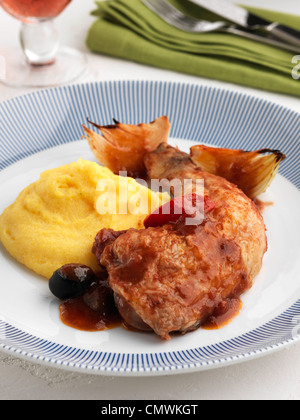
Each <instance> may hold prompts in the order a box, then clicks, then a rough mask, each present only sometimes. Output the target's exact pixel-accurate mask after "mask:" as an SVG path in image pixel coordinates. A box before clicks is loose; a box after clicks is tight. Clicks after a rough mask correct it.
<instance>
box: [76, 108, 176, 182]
mask: <svg viewBox="0 0 300 420" xmlns="http://www.w3.org/2000/svg"><path fill="white" fill-rule="evenodd" d="M114 122H115V124H114V125H108V126H100V125H98V124H95V123H93V122H91V121H89V123H90V124H91V125H92V126H94V127H96V128H98V129H99V130H100V132H101V134H99V133H96V132H95V131H93V130H91V129H89V128H87V127H86V126H85V125H83V129H84V132H85V136H83V137H84V138H86V139H87V140H88V142H89V145H90V147H91V149H92V151H93V153H94V155H95V157H96V158H97V159H98V161H99V162H100V163H101V164H102V165H104V166H106V167H108V168H109V169H111V170H112V171H113V172H114V173H115V174H119V172H121V171H127V173H128V176H132V177H135V178H136V177H139V176H144V175H145V173H146V168H145V165H144V156H145V154H146V153H149V152H152V151H154V150H155V149H156V148H157V147H158V146H159V145H160V144H161V143H167V141H168V138H169V133H170V128H171V126H170V122H169V119H168V117H166V116H163V117H160V118H158V119H156V120H155V121H153V122H152V123H150V124H138V125H130V124H121V123H119V122H118V121H116V120H114Z"/></svg>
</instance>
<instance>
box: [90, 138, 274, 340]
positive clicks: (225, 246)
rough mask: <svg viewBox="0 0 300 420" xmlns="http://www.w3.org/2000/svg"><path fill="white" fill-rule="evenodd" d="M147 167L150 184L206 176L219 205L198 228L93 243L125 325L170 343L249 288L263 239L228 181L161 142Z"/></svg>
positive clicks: (255, 214)
mask: <svg viewBox="0 0 300 420" xmlns="http://www.w3.org/2000/svg"><path fill="white" fill-rule="evenodd" d="M145 164H146V167H147V170H148V173H149V176H150V178H152V179H162V178H165V179H168V180H172V179H175V178H176V179H180V180H184V179H192V180H194V181H196V180H197V179H204V182H205V194H207V195H208V196H209V197H210V199H211V200H213V201H214V203H215V204H216V207H215V210H214V211H212V212H211V213H209V214H207V215H206V217H205V220H204V222H203V223H202V224H201V225H199V226H186V225H185V224H184V223H183V222H181V223H178V224H167V225H165V226H162V227H157V228H148V229H144V230H140V231H137V230H134V229H131V230H129V231H127V232H126V233H123V232H122V233H120V234H112V236H111V240H107V235H108V234H107V232H103V231H102V232H100V233H99V234H98V237H97V238H96V242H95V245H94V252H95V253H96V255H97V256H98V258H99V261H100V263H101V265H103V266H104V267H105V268H106V269H107V271H108V273H109V284H110V286H111V288H112V289H113V291H114V293H115V296H116V303H117V305H118V304H119V305H121V306H122V308H123V313H125V312H126V314H125V318H126V317H127V319H125V321H128V322H129V323H130V322H131V318H134V322H137V324H139V325H142V326H145V325H146V326H149V327H151V329H153V330H154V332H155V333H156V334H158V335H159V336H160V337H161V338H162V339H169V338H170V333H171V332H175V331H178V332H182V333H185V332H187V331H191V330H193V329H195V328H197V327H199V326H200V325H201V324H203V322H205V320H206V319H207V318H208V317H209V316H210V315H211V314H212V313H213V312H214V310H215V309H216V308H217V307H218V306H220V305H222V304H223V303H224V302H225V301H226V300H228V299H231V298H237V297H239V296H240V295H241V294H242V293H243V292H245V290H247V289H248V288H250V287H251V285H252V283H253V280H254V278H255V276H256V275H257V274H258V273H259V271H260V269H261V265H262V260H263V256H264V254H265V252H266V250H267V239H266V234H265V225H264V222H263V219H262V216H261V214H260V213H259V211H258V209H257V208H256V206H255V204H254V203H253V202H252V200H250V199H249V198H247V197H246V196H245V194H244V193H243V192H242V191H240V190H239V189H238V188H237V187H236V186H234V185H232V184H231V183H229V182H228V181H226V180H225V179H223V178H220V177H217V176H215V175H209V174H208V173H205V172H203V171H202V170H201V169H200V168H199V167H197V166H196V165H195V164H194V163H193V162H192V161H191V159H190V157H189V156H188V155H186V154H185V153H182V152H180V151H178V150H177V149H174V148H173V147H171V146H167V145H161V146H160V147H159V148H158V149H157V150H156V151H155V152H153V153H150V154H149V155H148V156H147V157H146V159H145ZM103 237H104V238H106V245H107V244H109V245H107V246H105V247H103V242H101V238H103ZM124 307H126V311H124ZM122 308H121V309H122ZM128 308H129V309H128ZM130 308H131V309H132V314H130ZM120 312H121V311H120ZM133 314H134V316H133ZM133 326H134V325H133ZM141 329H143V328H141Z"/></svg>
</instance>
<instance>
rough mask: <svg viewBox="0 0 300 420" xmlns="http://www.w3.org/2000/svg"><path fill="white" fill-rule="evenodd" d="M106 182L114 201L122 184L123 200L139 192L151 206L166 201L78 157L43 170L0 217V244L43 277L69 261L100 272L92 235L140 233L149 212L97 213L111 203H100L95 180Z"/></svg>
mask: <svg viewBox="0 0 300 420" xmlns="http://www.w3.org/2000/svg"><path fill="white" fill-rule="evenodd" d="M105 179H107V180H110V182H111V183H114V184H115V185H116V193H117V201H118V200H119V199H120V200H121V201H122V197H121V196H120V187H119V185H120V183H121V185H123V184H124V182H125V181H127V182H128V183H129V185H130V188H128V194H127V197H126V200H130V198H131V197H132V196H133V195H135V196H136V195H137V194H138V195H139V196H140V197H141V199H143V198H145V197H150V199H151V200H152V205H153V203H154V206H155V205H156V206H157V207H158V206H159V205H161V204H162V203H164V202H166V201H168V199H169V196H168V195H166V194H156V193H153V192H152V191H150V190H149V189H147V188H146V187H141V186H140V185H139V184H138V183H137V182H136V181H135V180H134V179H132V178H122V179H121V178H120V177H119V176H117V175H114V174H113V173H112V172H111V171H110V170H109V169H107V168H105V167H101V166H100V165H98V164H97V163H94V162H89V161H85V160H82V159H81V160H79V161H78V162H74V163H71V164H69V165H64V166H61V167H59V168H57V169H51V170H48V171H45V172H44V173H42V174H41V176H40V179H39V180H38V181H37V182H35V183H33V184H31V185H29V186H28V187H27V188H26V189H25V190H23V191H22V192H21V194H20V195H19V197H18V198H17V200H16V201H15V203H14V204H12V205H11V206H10V207H8V208H7V209H6V210H5V211H4V213H3V214H2V215H1V216H0V240H1V242H2V244H3V246H4V247H5V248H6V250H7V251H8V252H9V253H10V254H11V255H12V257H14V258H15V259H16V260H17V261H18V262H19V263H21V264H23V265H25V266H26V267H28V268H29V269H31V270H33V271H34V272H35V273H37V274H40V275H41V276H43V277H46V278H50V277H51V276H52V274H53V272H54V271H55V270H57V269H58V268H60V267H61V266H63V265H65V264H69V263H78V264H84V265H87V266H89V267H91V268H92V269H93V270H95V271H99V270H100V267H99V265H98V263H97V261H96V257H95V256H94V255H93V254H92V246H93V243H94V239H95V236H96V235H97V233H98V232H99V231H100V230H101V229H103V228H107V229H114V230H116V231H118V230H126V229H129V228H135V229H141V228H143V221H144V219H145V216H147V215H148V214H150V213H151V208H149V209H147V210H148V211H146V212H144V213H147V214H138V212H137V213H136V214H132V213H128V212H127V214H99V203H100V205H101V203H105V201H106V202H109V201H110V198H109V196H108V198H107V200H104V199H103V200H101V196H102V198H103V194H106V195H107V194H108V192H107V191H106V192H105V191H98V190H97V186H98V185H99V181H101V180H105ZM99 198H100V200H99ZM118 202H119V201H118ZM123 207H124V206H123ZM97 209H98V211H97ZM103 213H105V212H103Z"/></svg>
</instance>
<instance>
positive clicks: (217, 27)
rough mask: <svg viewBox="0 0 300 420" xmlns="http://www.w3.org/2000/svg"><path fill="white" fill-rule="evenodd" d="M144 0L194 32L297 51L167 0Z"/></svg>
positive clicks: (279, 42)
mask: <svg viewBox="0 0 300 420" xmlns="http://www.w3.org/2000/svg"><path fill="white" fill-rule="evenodd" d="M197 1H198V0H197ZM142 2H143V3H144V4H145V6H147V7H148V8H149V9H150V10H152V11H153V12H154V13H156V14H157V15H158V16H160V17H161V18H162V19H163V20H164V21H165V22H167V23H169V24H170V25H172V26H174V27H176V28H178V29H180V30H182V31H185V32H192V33H209V32H224V33H230V34H234V35H238V36H240V37H243V38H246V39H250V40H253V41H257V42H260V43H265V44H267V45H271V46H273V47H277V48H281V49H285V50H287V51H291V52H293V53H295V52H297V51H296V49H297V48H296V47H295V46H293V45H290V44H286V43H284V42H281V41H278V40H276V39H273V38H269V37H267V36H262V35H259V34H256V33H254V32H252V31H248V30H244V29H239V28H238V27H237V26H236V25H230V24H228V23H226V22H209V21H206V20H199V19H196V18H193V17H190V16H187V15H185V14H183V13H182V12H181V11H179V10H178V9H176V7H174V6H172V5H171V4H170V3H169V2H168V1H166V0H142Z"/></svg>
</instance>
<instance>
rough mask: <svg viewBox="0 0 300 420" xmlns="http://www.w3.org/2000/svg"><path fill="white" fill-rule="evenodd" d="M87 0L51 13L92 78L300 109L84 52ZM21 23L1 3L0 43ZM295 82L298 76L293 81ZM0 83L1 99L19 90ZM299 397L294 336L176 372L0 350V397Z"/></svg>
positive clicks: (276, 2)
mask: <svg viewBox="0 0 300 420" xmlns="http://www.w3.org/2000/svg"><path fill="white" fill-rule="evenodd" d="M239 3H243V4H248V5H253V6H258V7H262V8H269V9H273V10H279V11H282V12H287V13H292V14H297V15H300V2H299V0H285V1H282V0H239ZM93 4H94V2H93V0H73V2H72V4H71V5H70V7H69V8H68V9H66V10H65V11H64V13H63V14H62V15H61V16H60V17H59V18H58V19H57V25H58V28H59V29H60V32H61V38H62V41H63V42H64V43H65V44H68V45H69V46H73V47H77V48H78V49H80V50H82V51H85V52H86V53H87V54H88V61H89V74H88V75H86V76H84V78H82V79H81V80H80V82H84V81H92V80H99V81H103V80H123V79H126V80H129V79H130V80H134V79H140V80H141V79H144V80H172V81H179V82H190V83H197V84H202V85H207V86H217V87H222V88H227V89H230V90H233V91H239V92H244V93H248V94H251V95H254V96H258V97H260V98H264V99H268V100H271V101H273V102H276V103H279V104H281V105H284V106H286V107H289V108H291V109H293V110H295V111H297V112H300V101H299V99H297V98H294V97H289V96H284V95H277V94H273V93H268V92H262V91H258V90H254V89H248V88H244V87H240V86H235V85H232V84H226V83H221V82H217V81H212V80H206V79H201V78H197V77H192V76H187V75H183V74H178V73H173V72H170V71H165V70H160V69H156V68H152V67H148V66H143V65H139V64H135V63H131V62H126V61H123V60H118V59H115V58H110V57H104V56H100V55H93V54H90V53H89V52H88V51H87V50H86V47H85V43H84V41H85V37H86V33H87V30H88V28H89V25H90V24H91V23H92V22H93V18H92V17H91V16H89V11H91V10H92V9H93ZM18 29H19V23H18V22H17V21H16V20H15V19H13V18H11V17H10V16H8V15H7V14H6V13H4V12H3V10H0V46H5V47H6V46H8V47H10V46H15V45H16V44H17V43H18ZM299 83H300V81H299ZM26 92H28V91H26V90H20V89H18V90H16V89H12V88H7V87H5V86H3V85H0V101H4V100H6V99H10V98H12V97H15V96H18V95H21V94H24V93H26ZM17 399H18V400H21V399H23V400H28V399H36V400H46V399H52V400H54V399H55V400H56V399H68V400H73V399H74V400H78V399H81V400H110V399H121V400H131V399H133V400H143V399H149V400H163V399H172V400H187V399H191V400H229V399H230V400H245V399H247V400H260V399H267V400H278V399H283V400H299V399H300V343H297V344H294V345H292V346H290V347H288V348H286V349H284V350H281V351H280V352H277V353H273V354H271V355H268V356H265V357H263V358H260V359H255V360H252V361H248V362H246V363H242V364H238V365H234V366H230V367H225V368H219V369H216V370H210V371H206V372H199V373H193V374H184V375H179V376H165V377H157V378H155V377H150V378H116V377H101V376H94V375H87V374H78V373H73V372H67V371H63V370H58V369H55V368H52V367H45V366H41V365H36V364H33V363H31V362H27V361H24V360H20V359H18V358H15V357H11V356H9V355H7V354H4V353H2V352H0V400H17Z"/></svg>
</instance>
